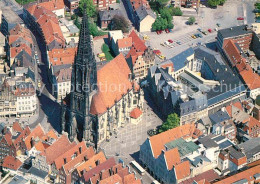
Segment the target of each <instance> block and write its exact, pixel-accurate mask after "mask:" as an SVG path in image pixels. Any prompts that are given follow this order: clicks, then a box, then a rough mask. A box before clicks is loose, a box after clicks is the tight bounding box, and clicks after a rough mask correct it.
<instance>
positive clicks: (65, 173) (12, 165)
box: [0, 122, 141, 184]
mask: <svg viewBox="0 0 260 184" xmlns="http://www.w3.org/2000/svg"><path fill="white" fill-rule="evenodd" d="M2 134H3V136H2V139H1V145H0V146H1V149H2V147H3V148H4V149H5V150H7V149H8V150H11V151H10V153H9V152H6V153H2V155H3V156H2V155H1V156H2V167H3V169H4V171H10V172H11V173H12V174H13V175H16V176H19V177H23V178H24V179H25V180H31V181H32V182H37V183H50V182H52V183H53V182H54V183H64V184H70V183H79V182H80V183H86V184H89V183H92V184H93V183H95V184H97V183H99V184H100V183H104V184H105V183H107V182H112V183H117V182H119V183H122V184H127V183H136V184H141V179H137V178H136V175H135V174H134V173H132V172H130V170H129V166H125V165H124V164H123V163H117V162H116V160H115V159H114V158H113V157H112V158H109V159H107V158H106V156H105V154H104V153H103V152H102V151H101V152H98V153H95V151H94V149H93V148H92V147H87V146H86V142H85V141H82V142H80V143H79V142H76V141H73V142H70V141H69V139H68V137H67V135H66V134H64V135H61V136H58V135H57V133H56V132H55V131H53V130H50V131H49V132H47V133H45V132H44V130H43V129H42V127H41V125H38V126H37V127H35V129H33V130H30V128H28V127H26V128H22V127H21V126H20V124H19V123H18V122H15V123H14V124H13V126H12V128H5V129H3V131H2ZM16 135H17V136H16ZM53 153H55V154H53ZM21 156H23V158H25V159H23V160H20V158H21Z"/></svg>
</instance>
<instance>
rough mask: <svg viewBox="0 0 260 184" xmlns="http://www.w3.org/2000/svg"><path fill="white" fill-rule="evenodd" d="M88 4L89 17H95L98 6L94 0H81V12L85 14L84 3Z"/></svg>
mask: <svg viewBox="0 0 260 184" xmlns="http://www.w3.org/2000/svg"><path fill="white" fill-rule="evenodd" d="M85 4H86V9H87V10H86V11H87V15H88V16H89V17H95V16H96V15H97V11H96V7H95V6H94V4H93V0H80V2H79V12H80V14H81V15H83V11H84V5H85Z"/></svg>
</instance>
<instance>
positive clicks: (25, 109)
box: [0, 76, 37, 117]
mask: <svg viewBox="0 0 260 184" xmlns="http://www.w3.org/2000/svg"><path fill="white" fill-rule="evenodd" d="M36 113H37V97H36V90H35V86H34V82H33V81H31V80H30V79H28V78H25V77H24V76H22V77H17V76H14V77H4V78H2V81H1V93H0V116H1V117H22V116H32V115H34V114H36Z"/></svg>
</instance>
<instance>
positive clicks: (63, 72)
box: [55, 68, 72, 83]
mask: <svg viewBox="0 0 260 184" xmlns="http://www.w3.org/2000/svg"><path fill="white" fill-rule="evenodd" d="M71 73H72V68H62V69H60V70H59V71H58V72H56V73H55V77H56V80H57V82H58V83H59V82H66V81H71Z"/></svg>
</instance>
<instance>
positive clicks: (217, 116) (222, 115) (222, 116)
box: [209, 110, 230, 124]
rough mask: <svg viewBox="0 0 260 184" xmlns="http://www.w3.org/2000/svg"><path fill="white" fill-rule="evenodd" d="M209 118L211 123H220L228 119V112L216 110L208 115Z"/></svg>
mask: <svg viewBox="0 0 260 184" xmlns="http://www.w3.org/2000/svg"><path fill="white" fill-rule="evenodd" d="M209 118H210V120H211V121H212V123H213V124H217V123H221V122H223V121H227V120H229V119H230V117H229V115H228V113H227V112H226V111H221V110H220V111H218V112H216V113H214V114H212V115H210V116H209Z"/></svg>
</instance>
